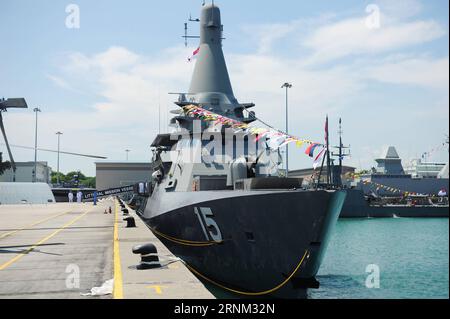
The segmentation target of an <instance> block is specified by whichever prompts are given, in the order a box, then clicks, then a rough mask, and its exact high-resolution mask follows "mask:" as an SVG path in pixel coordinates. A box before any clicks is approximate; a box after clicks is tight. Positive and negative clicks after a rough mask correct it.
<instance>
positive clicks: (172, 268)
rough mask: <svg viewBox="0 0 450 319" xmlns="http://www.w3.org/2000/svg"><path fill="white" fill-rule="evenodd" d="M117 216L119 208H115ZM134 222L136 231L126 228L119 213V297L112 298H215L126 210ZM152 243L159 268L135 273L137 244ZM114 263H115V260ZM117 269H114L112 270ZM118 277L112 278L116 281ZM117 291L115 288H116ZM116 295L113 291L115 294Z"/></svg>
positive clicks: (131, 211) (140, 221)
mask: <svg viewBox="0 0 450 319" xmlns="http://www.w3.org/2000/svg"><path fill="white" fill-rule="evenodd" d="M117 210H118V212H120V207H117ZM128 211H129V213H130V216H132V217H134V219H135V221H136V226H137V227H135V228H126V227H125V225H126V222H124V221H123V220H122V219H123V216H121V215H122V214H121V213H119V215H120V216H119V217H120V218H119V220H118V224H117V225H118V236H119V251H120V262H121V267H120V268H121V272H122V275H121V277H122V285H123V286H122V291H123V293H122V295H120V294H117V293H115V294H114V298H127V299H128V298H133V299H136V298H139V299H211V298H214V296H213V295H212V294H211V293H210V292H209V291H208V290H207V289H206V288H205V287H204V286H203V284H202V283H201V282H200V281H199V280H198V279H197V278H196V277H195V276H194V275H193V274H192V273H191V272H190V271H189V270H188V269H187V268H186V267H185V266H184V264H183V263H182V262H181V261H179V260H178V258H176V257H175V256H174V255H172V254H171V253H170V252H169V250H168V249H167V248H166V247H165V246H164V245H163V244H162V243H161V242H160V241H159V240H158V239H157V238H156V237H155V236H154V235H153V233H152V232H151V231H150V230H149V229H148V228H147V226H146V225H145V224H144V222H143V221H142V220H141V219H140V218H139V216H137V215H136V213H135V212H134V211H133V210H131V209H128ZM148 243H152V244H154V245H155V246H156V248H157V250H158V257H159V260H160V263H161V265H162V267H161V268H153V269H145V270H137V269H136V265H138V264H139V262H140V259H141V258H140V255H136V254H133V253H132V248H133V247H134V246H136V245H138V244H148ZM115 262H117V259H115ZM115 269H117V266H116V267H115ZM116 277H117V276H115V278H116ZM116 287H117V286H116ZM119 289H120V288H119ZM115 292H116V291H115Z"/></svg>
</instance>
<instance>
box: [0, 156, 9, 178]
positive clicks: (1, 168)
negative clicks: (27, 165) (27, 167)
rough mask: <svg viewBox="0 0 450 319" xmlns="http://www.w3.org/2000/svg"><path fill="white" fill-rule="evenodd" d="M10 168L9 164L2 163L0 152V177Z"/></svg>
mask: <svg viewBox="0 0 450 319" xmlns="http://www.w3.org/2000/svg"><path fill="white" fill-rule="evenodd" d="M10 168H11V163H10V162H3V153H2V152H0V175H2V174H3V173H4V172H5V171H6V170H7V169H10Z"/></svg>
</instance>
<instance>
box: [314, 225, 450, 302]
mask: <svg viewBox="0 0 450 319" xmlns="http://www.w3.org/2000/svg"><path fill="white" fill-rule="evenodd" d="M368 265H376V266H369V269H367V268H366V267H368ZM374 267H375V268H374ZM374 269H378V270H379V288H377V287H376V286H377V285H376V284H375V285H374V283H376V281H374V280H367V278H368V276H370V277H369V278H370V279H373V278H374V277H373V276H376V270H375V271H374ZM366 271H368V272H366ZM317 279H318V280H319V282H320V288H319V289H311V290H309V292H308V296H309V298H312V299H320V298H382V299H385V298H389V299H404V298H449V220H448V218H380V219H375V218H366V219H340V220H339V221H338V223H337V225H336V227H335V229H334V232H333V235H332V238H331V241H330V244H329V246H328V250H327V252H326V256H325V258H324V261H323V263H322V266H321V268H320V270H319V273H318V275H317ZM366 281H368V282H369V287H370V286H375V287H372V288H368V287H367V286H366Z"/></svg>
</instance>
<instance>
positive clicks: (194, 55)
mask: <svg viewBox="0 0 450 319" xmlns="http://www.w3.org/2000/svg"><path fill="white" fill-rule="evenodd" d="M199 52H200V47H198V48H197V49H195V50H194V52H192V55H191V56H190V57H189V58H188V62H191V61H192V60H193V59H194V58H196V57H197V55H198V53H199Z"/></svg>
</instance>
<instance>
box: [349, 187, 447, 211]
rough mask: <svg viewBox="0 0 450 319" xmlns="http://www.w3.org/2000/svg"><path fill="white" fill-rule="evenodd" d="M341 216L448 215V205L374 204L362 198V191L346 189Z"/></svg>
mask: <svg viewBox="0 0 450 319" xmlns="http://www.w3.org/2000/svg"><path fill="white" fill-rule="evenodd" d="M340 217H341V218H364V217H373V218H378V217H380V218H382V217H447V218H448V217H449V207H448V206H431V205H430V206H400V205H399V206H375V205H369V203H368V202H367V201H366V200H365V199H364V192H363V191H362V190H358V189H349V190H347V198H346V200H345V203H344V206H343V207H342V212H341V215H340Z"/></svg>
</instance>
